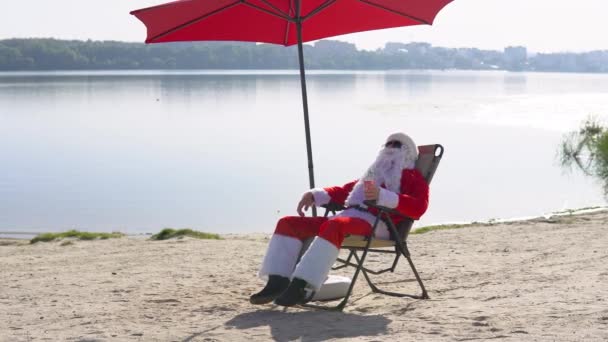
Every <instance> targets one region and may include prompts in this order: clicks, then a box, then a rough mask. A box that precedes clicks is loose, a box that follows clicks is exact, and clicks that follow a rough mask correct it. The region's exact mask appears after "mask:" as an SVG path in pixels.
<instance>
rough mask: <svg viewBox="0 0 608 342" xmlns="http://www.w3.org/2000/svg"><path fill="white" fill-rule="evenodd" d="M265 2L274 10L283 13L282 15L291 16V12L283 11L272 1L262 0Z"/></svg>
mask: <svg viewBox="0 0 608 342" xmlns="http://www.w3.org/2000/svg"><path fill="white" fill-rule="evenodd" d="M261 1H262V2H263V3H265V4H266V6H268V7H270V8H272V9H273V10H275V11H277V12H278V13H281V14H282V15H284V16H285V17H289V14H287V13H285V12H283V11H281V10H280V9H279V8H277V7H276V6H275V5H273V4H272V3H270V2H268V1H266V0H261Z"/></svg>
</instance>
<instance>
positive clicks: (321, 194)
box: [310, 188, 331, 207]
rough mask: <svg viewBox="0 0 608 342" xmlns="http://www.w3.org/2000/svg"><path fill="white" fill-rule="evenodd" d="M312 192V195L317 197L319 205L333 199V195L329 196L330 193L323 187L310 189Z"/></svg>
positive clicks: (316, 202)
mask: <svg viewBox="0 0 608 342" xmlns="http://www.w3.org/2000/svg"><path fill="white" fill-rule="evenodd" d="M310 192H311V193H312V196H313V197H314V198H315V205H316V206H317V207H320V206H322V205H325V204H327V203H329V201H331V197H329V194H328V193H327V191H325V190H324V189H323V188H314V189H312V190H310Z"/></svg>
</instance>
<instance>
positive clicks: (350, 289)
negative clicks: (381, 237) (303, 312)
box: [300, 216, 380, 311]
mask: <svg viewBox="0 0 608 342" xmlns="http://www.w3.org/2000/svg"><path fill="white" fill-rule="evenodd" d="M379 221H380V216H377V217H376V221H375V222H374V225H373V226H372V232H371V234H370V236H374V234H375V233H376V227H378V222H379ZM371 243H372V239H371V237H370V238H369V239H367V243H366V244H365V248H364V249H363V254H362V255H361V260H359V257H358V256H357V253H355V251H354V250H352V251H351V253H350V255H349V259H350V256H351V255H352V256H354V257H355V260H357V263H358V265H357V270H355V274H354V275H353V279H352V280H351V282H350V286H349V287H348V291H347V292H346V296H344V299H342V301H340V303H339V304H338V305H336V306H329V307H328V306H323V305H315V304H302V305H300V306H304V307H307V308H313V309H321V310H329V311H342V310H343V309H344V307H345V306H346V302H348V298H350V295H351V293H352V292H353V288H354V287H355V282H357V277H358V276H359V272H361V271H363V274H365V270H364V269H363V262H364V261H365V257H366V256H367V252H368V251H369V246H370V245H371Z"/></svg>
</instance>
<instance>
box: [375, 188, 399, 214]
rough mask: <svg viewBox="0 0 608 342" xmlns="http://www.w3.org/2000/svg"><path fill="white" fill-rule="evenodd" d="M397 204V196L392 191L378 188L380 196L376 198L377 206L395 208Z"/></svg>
mask: <svg viewBox="0 0 608 342" xmlns="http://www.w3.org/2000/svg"><path fill="white" fill-rule="evenodd" d="M397 204H399V195H397V194H396V193H394V192H392V191H388V190H386V189H382V188H380V195H379V196H378V205H380V206H383V207H387V208H391V209H394V208H397Z"/></svg>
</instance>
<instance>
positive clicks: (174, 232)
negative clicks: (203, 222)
mask: <svg viewBox="0 0 608 342" xmlns="http://www.w3.org/2000/svg"><path fill="white" fill-rule="evenodd" d="M185 236H189V237H192V238H195V239H208V240H221V239H222V238H221V237H220V236H219V235H218V234H212V233H205V232H199V231H196V230H192V229H172V228H165V229H163V230H161V231H160V233H158V234H154V235H152V237H150V240H168V239H173V238H183V237H185Z"/></svg>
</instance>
